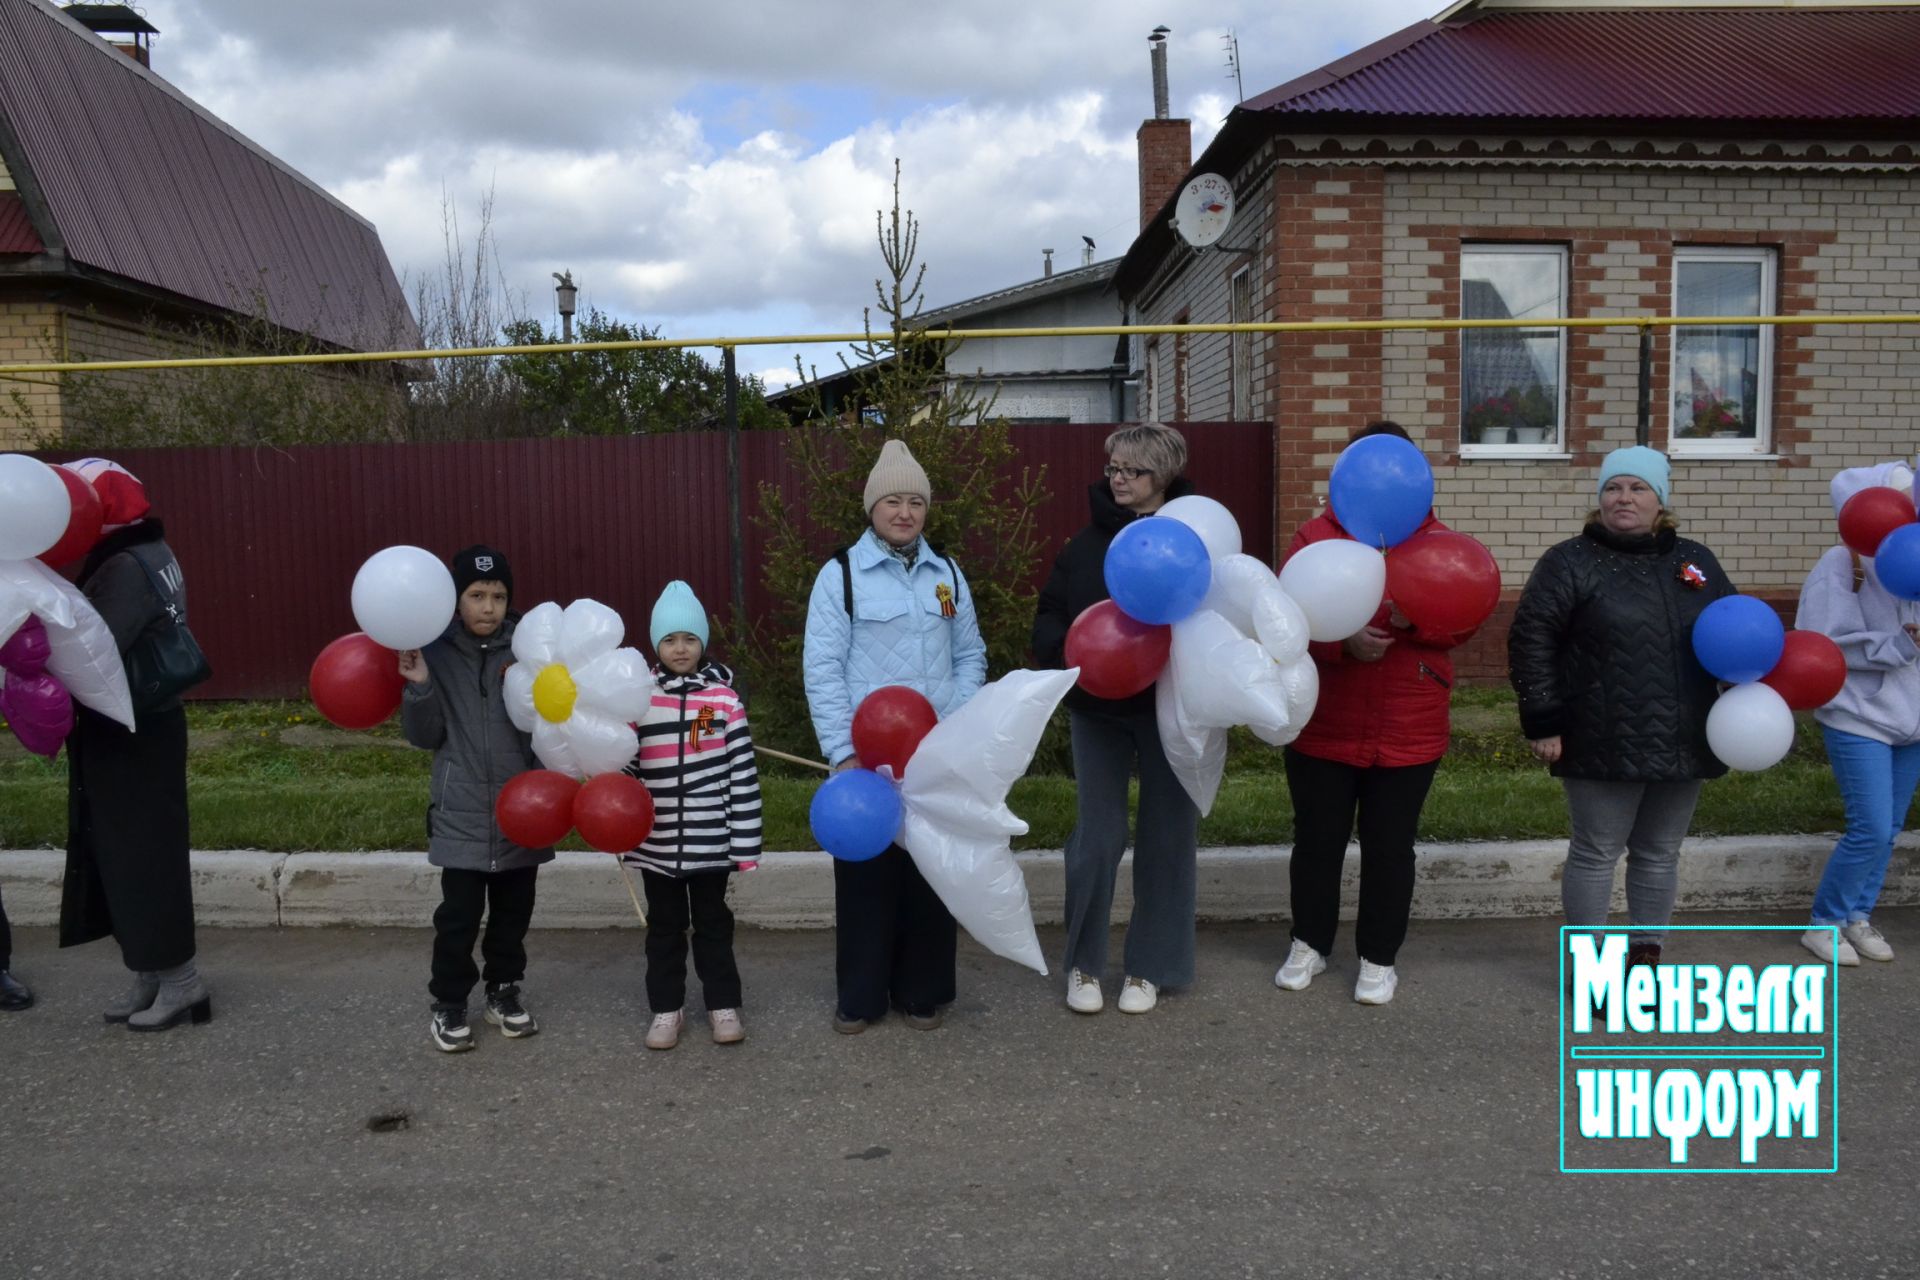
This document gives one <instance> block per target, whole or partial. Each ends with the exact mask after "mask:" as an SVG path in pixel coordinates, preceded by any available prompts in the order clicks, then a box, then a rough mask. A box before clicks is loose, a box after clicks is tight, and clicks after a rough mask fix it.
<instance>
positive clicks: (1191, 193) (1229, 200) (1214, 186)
mask: <svg viewBox="0 0 1920 1280" xmlns="http://www.w3.org/2000/svg"><path fill="white" fill-rule="evenodd" d="M1232 222H1233V184H1232V183H1230V182H1228V181H1227V180H1226V179H1225V178H1223V177H1221V176H1220V175H1219V174H1217V173H1203V174H1201V175H1200V176H1199V177H1197V178H1195V179H1194V180H1193V181H1192V182H1189V183H1188V184H1187V185H1186V186H1184V187H1182V188H1181V189H1180V198H1179V199H1178V200H1176V201H1174V204H1173V229H1174V230H1175V231H1178V232H1179V233H1180V238H1181V239H1182V240H1185V241H1186V242H1187V243H1188V244H1189V245H1192V246H1193V247H1194V248H1196V249H1204V248H1206V247H1207V246H1208V245H1210V244H1212V243H1213V242H1214V241H1216V240H1218V239H1219V238H1220V237H1221V236H1224V235H1225V234H1227V227H1228V226H1229V225H1230V224H1231V223H1232Z"/></svg>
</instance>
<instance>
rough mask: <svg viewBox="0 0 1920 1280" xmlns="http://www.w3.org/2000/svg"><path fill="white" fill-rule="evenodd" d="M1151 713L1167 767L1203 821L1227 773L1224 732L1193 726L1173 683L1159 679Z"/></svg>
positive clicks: (1178, 689) (1176, 686)
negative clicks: (1158, 733) (1178, 780)
mask: <svg viewBox="0 0 1920 1280" xmlns="http://www.w3.org/2000/svg"><path fill="white" fill-rule="evenodd" d="M1153 711H1154V718H1155V720H1156V721H1158V723H1159V727H1160V746H1161V749H1162V750H1164V751H1165V752H1166V753H1167V764H1168V766H1169V767H1171V768H1172V770H1173V776H1174V777H1176V778H1178V779H1180V785H1181V786H1182V787H1183V788H1185V789H1186V793H1187V795H1188V797H1189V798H1191V799H1192V801H1193V803H1194V807H1195V808H1197V809H1199V810H1200V816H1201V817H1203V818H1204V817H1206V816H1207V815H1208V814H1209V813H1212V812H1213V801H1214V797H1215V796H1217V795H1219V794H1220V779H1221V778H1222V776H1224V775H1225V773H1226V770H1227V731H1226V730H1225V729H1208V728H1205V727H1203V726H1201V725H1199V724H1196V723H1195V722H1194V720H1193V717H1192V716H1191V715H1189V714H1188V712H1187V710H1186V708H1185V706H1184V705H1182V702H1181V698H1180V687H1179V684H1178V682H1176V681H1174V680H1169V679H1165V678H1162V679H1161V680H1159V681H1158V682H1157V683H1155V685H1154V687H1153Z"/></svg>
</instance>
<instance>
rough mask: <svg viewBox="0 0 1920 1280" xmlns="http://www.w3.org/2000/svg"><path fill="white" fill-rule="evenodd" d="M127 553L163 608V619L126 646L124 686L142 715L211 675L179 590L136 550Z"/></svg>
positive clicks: (210, 668)
mask: <svg viewBox="0 0 1920 1280" xmlns="http://www.w3.org/2000/svg"><path fill="white" fill-rule="evenodd" d="M130 554H132V556H133V559H134V562H135V563H137V564H138V565H139V566H140V568H141V570H142V571H143V572H144V573H145V574H146V575H147V582H148V584H149V585H150V586H152V587H153V593H154V595H156V596H158V597H159V599H160V606H161V608H163V609H165V610H166V617H165V619H163V620H159V621H156V622H155V624H154V625H153V626H151V627H149V628H148V629H147V630H146V632H145V633H143V634H142V635H141V637H140V638H139V639H138V640H136V641H135V642H134V644H133V647H132V648H130V649H128V650H127V688H128V691H129V692H130V693H132V695H133V710H134V714H135V715H143V714H145V713H147V712H150V711H154V710H157V709H159V708H160V707H163V706H165V705H166V704H168V703H169V702H172V701H173V700H174V699H175V698H178V697H179V696H180V695H181V694H183V693H185V692H186V691H187V690H188V689H191V688H193V687H194V686H195V685H197V684H203V683H205V682H206V681H207V680H209V679H211V678H212V676H213V667H212V665H211V664H210V663H208V662H207V655H206V654H205V653H203V652H201V650H200V642H199V641H198V640H195V639H194V638H193V632H192V631H190V630H188V628H187V624H186V621H185V619H183V618H182V617H181V616H180V615H181V608H180V593H179V591H178V590H169V589H168V587H167V586H166V584H164V583H162V582H161V580H160V575H158V574H156V573H155V572H154V571H153V566H152V565H150V564H148V563H147V562H146V560H145V558H143V557H142V556H141V555H140V554H139V553H138V552H137V551H136V552H132V553H130ZM175 572H176V575H177V572H178V571H177V570H176V571H175Z"/></svg>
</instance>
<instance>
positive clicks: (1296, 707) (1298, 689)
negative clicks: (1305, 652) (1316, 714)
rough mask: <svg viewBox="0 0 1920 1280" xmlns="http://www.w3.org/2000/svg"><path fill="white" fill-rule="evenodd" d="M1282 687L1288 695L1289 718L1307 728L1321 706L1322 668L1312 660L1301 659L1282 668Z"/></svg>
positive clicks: (1300, 726)
mask: <svg viewBox="0 0 1920 1280" xmlns="http://www.w3.org/2000/svg"><path fill="white" fill-rule="evenodd" d="M1280 687H1281V688H1282V689H1284V690H1285V691H1286V695H1287V718H1288V719H1290V720H1292V721H1293V723H1294V724H1295V725H1297V726H1298V727H1299V728H1302V729H1304V728H1306V727H1307V721H1309V720H1311V719H1313V711H1314V708H1315V707H1317V706H1318V705H1319V704H1320V668H1319V666H1318V665H1317V664H1315V662H1314V660H1313V659H1312V658H1308V657H1304V656H1303V657H1299V658H1295V659H1294V660H1293V661H1292V662H1289V663H1285V664H1283V665H1282V666H1281V668H1280Z"/></svg>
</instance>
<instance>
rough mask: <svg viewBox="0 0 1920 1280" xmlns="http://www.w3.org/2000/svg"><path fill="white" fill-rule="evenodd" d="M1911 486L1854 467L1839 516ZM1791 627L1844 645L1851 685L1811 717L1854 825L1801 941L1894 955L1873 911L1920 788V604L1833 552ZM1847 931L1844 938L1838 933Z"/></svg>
mask: <svg viewBox="0 0 1920 1280" xmlns="http://www.w3.org/2000/svg"><path fill="white" fill-rule="evenodd" d="M1876 485H1878V486H1885V487H1887V488H1893V489H1904V490H1907V491H1908V492H1911V491H1912V489H1913V470H1912V468H1910V467H1908V466H1907V465H1906V464H1905V463H1904V462H1883V463H1881V464H1880V465H1878V466H1873V467H1853V468H1850V469H1848V470H1846V471H1842V472H1841V473H1840V474H1839V475H1837V476H1835V477H1834V478H1833V484H1832V494H1833V511H1834V514H1835V515H1836V516H1837V515H1839V514H1840V508H1842V507H1844V506H1846V504H1847V499H1849V498H1851V497H1853V496H1854V495H1855V494H1856V493H1859V492H1860V491H1861V490H1863V489H1866V488H1869V487H1872V486H1876ZM1794 625H1795V626H1797V627H1799V628H1800V629H1801V630H1802V631H1818V632H1820V633H1821V634H1823V635H1825V636H1827V637H1828V638H1830V639H1831V640H1832V641H1833V642H1834V643H1835V644H1837V645H1839V646H1840V652H1841V653H1843V654H1845V655H1846V659H1847V682H1846V684H1845V685H1843V686H1841V689H1840V693H1839V696H1837V697H1836V698H1834V700H1833V701H1831V702H1829V703H1827V705H1826V706H1824V707H1821V708H1820V709H1819V710H1818V711H1815V712H1814V713H1813V718H1814V719H1815V720H1817V721H1819V722H1820V732H1821V734H1822V735H1823V736H1824V737H1825V739H1826V744H1827V762H1828V763H1829V764H1830V765H1831V766H1832V767H1833V776H1834V780H1835V781H1836V782H1838V783H1839V784H1840V798H1841V799H1842V800H1843V801H1844V802H1845V803H1846V807H1847V830H1846V833H1845V834H1844V835H1842V836H1841V837H1840V841H1839V843H1838V844H1836V845H1834V847H1833V854H1832V855H1831V856H1830V857H1829V858H1828V859H1827V869H1826V872H1825V873H1824V874H1823V875H1822V876H1821V877H1820V887H1819V889H1818V890H1816V891H1815V893H1814V897H1813V925H1814V927H1813V928H1811V929H1809V930H1807V932H1806V934H1805V935H1804V936H1803V937H1802V938H1801V941H1802V943H1804V944H1805V945H1806V948H1807V949H1808V950H1809V951H1811V952H1813V953H1814V954H1815V955H1817V956H1819V957H1820V958H1821V959H1822V960H1827V961H1832V962H1836V963H1839V964H1843V965H1857V964H1859V963H1860V959H1861V957H1862V956H1864V957H1866V958H1867V959H1869V960H1891V959H1893V948H1892V946H1890V945H1889V944H1888V943H1887V940H1886V939H1885V938H1884V937H1882V936H1881V935H1880V931H1879V930H1878V929H1876V928H1874V927H1873V920H1872V916H1873V907H1874V903H1875V902H1877V901H1878V900H1879V897H1880V888H1881V886H1882V885H1883V884H1884V883H1885V882H1886V878H1887V864H1888V862H1889V861H1890V860H1891V859H1892V856H1893V841H1894V837H1895V836H1898V835H1899V834H1900V829H1901V828H1902V827H1904V826H1906V824H1907V809H1908V807H1909V806H1910V805H1911V804H1912V803H1913V792H1914V787H1915V785H1916V784H1917V783H1920V645H1916V644H1915V643H1914V642H1915V640H1916V639H1917V638H1920V604H1915V603H1913V602H1912V601H1909V600H1901V599H1899V598H1897V597H1895V596H1894V595H1892V594H1890V593H1889V592H1888V591H1887V589H1886V588H1885V587H1883V586H1881V585H1880V576H1879V574H1878V573H1876V572H1875V571H1874V566H1873V560H1872V559H1871V558H1864V559H1863V558H1862V557H1860V556H1856V555H1854V554H1853V553H1852V552H1851V551H1849V550H1848V549H1847V548H1845V547H1833V548H1831V549H1829V550H1828V551H1827V553H1826V554H1825V555H1823V556H1821V557H1820V563H1818V564H1817V565H1815V566H1814V569H1813V572H1812V573H1810V574H1808V575H1807V581H1806V584H1805V585H1804V586H1802V587H1801V588H1800V612H1799V615H1798V616H1797V617H1796V618H1795V620H1794ZM1834 928H1837V929H1838V930H1839V931H1840V934H1839V938H1838V940H1837V945H1836V939H1835V937H1834V934H1833V933H1832V932H1831V929H1834Z"/></svg>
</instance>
